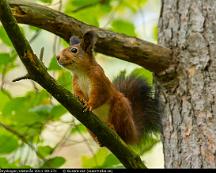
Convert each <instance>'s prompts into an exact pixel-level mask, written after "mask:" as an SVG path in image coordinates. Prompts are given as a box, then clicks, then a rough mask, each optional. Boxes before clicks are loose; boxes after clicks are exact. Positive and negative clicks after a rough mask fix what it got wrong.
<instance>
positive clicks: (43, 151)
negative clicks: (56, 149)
mask: <svg viewBox="0 0 216 173" xmlns="http://www.w3.org/2000/svg"><path fill="white" fill-rule="evenodd" d="M38 152H39V153H40V154H41V155H42V156H44V157H45V156H48V155H50V154H52V152H53V148H51V147H50V146H48V145H47V146H40V147H38Z"/></svg>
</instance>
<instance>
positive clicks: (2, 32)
mask: <svg viewBox="0 0 216 173" xmlns="http://www.w3.org/2000/svg"><path fill="white" fill-rule="evenodd" d="M0 39H1V40H2V41H3V42H4V43H5V44H6V45H7V46H12V43H11V41H10V39H9V38H8V36H7V33H6V32H5V30H4V28H3V26H0Z"/></svg>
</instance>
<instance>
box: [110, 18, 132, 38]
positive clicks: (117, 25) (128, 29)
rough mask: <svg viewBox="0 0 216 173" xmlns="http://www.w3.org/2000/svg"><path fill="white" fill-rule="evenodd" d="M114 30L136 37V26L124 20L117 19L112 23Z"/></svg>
mask: <svg viewBox="0 0 216 173" xmlns="http://www.w3.org/2000/svg"><path fill="white" fill-rule="evenodd" d="M112 30H113V31H115V32H119V33H122V34H127V35H130V36H136V33H135V27H134V24H133V23H131V22H129V21H127V20H123V19H116V20H114V21H113V22H112Z"/></svg>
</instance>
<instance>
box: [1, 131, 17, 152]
mask: <svg viewBox="0 0 216 173" xmlns="http://www.w3.org/2000/svg"><path fill="white" fill-rule="evenodd" d="M0 141H1V142H0V154H8V153H11V152H12V151H14V150H16V149H17V148H18V146H19V145H18V141H17V139H16V138H15V137H13V136H11V135H5V134H1V135H0Z"/></svg>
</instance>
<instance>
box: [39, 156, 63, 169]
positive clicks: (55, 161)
mask: <svg viewBox="0 0 216 173" xmlns="http://www.w3.org/2000/svg"><path fill="white" fill-rule="evenodd" d="M64 163H65V159H64V158H63V157H54V158H51V159H49V160H47V161H46V162H45V163H44V164H43V166H42V168H59V167H60V166H62V165H63V164H64Z"/></svg>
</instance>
